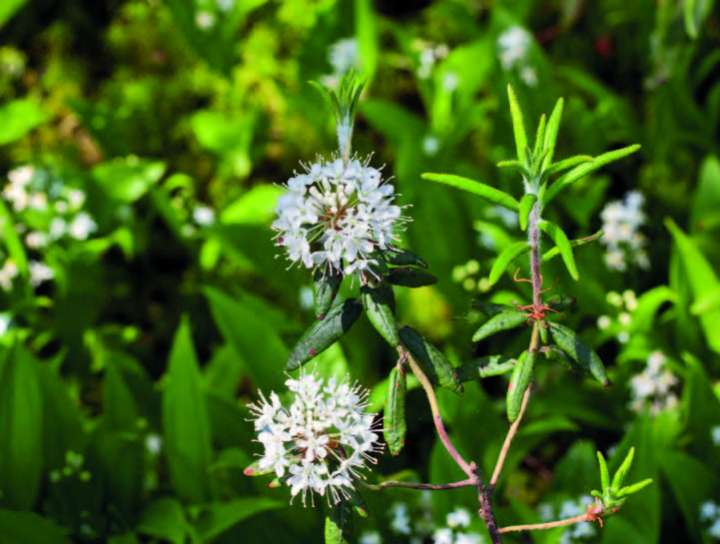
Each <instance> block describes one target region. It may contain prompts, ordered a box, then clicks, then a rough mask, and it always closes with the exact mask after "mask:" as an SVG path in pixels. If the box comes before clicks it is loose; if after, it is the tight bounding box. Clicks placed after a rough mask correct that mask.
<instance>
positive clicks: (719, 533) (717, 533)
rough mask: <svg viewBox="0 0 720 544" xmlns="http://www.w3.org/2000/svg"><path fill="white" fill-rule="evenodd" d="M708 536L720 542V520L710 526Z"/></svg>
mask: <svg viewBox="0 0 720 544" xmlns="http://www.w3.org/2000/svg"><path fill="white" fill-rule="evenodd" d="M708 534H709V535H710V537H711V538H714V539H717V540H720V519H716V520H715V523H713V524H712V525H711V526H710V528H709V529H708Z"/></svg>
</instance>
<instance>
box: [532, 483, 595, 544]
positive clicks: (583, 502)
mask: <svg viewBox="0 0 720 544" xmlns="http://www.w3.org/2000/svg"><path fill="white" fill-rule="evenodd" d="M593 502H595V500H594V499H593V498H592V497H591V496H590V495H582V496H581V497H579V498H578V499H574V500H571V499H567V500H565V501H563V502H562V504H561V505H560V508H559V509H558V510H557V511H556V510H555V508H554V507H553V505H552V504H548V503H542V504H540V505H539V513H540V518H541V519H542V520H543V521H551V520H555V519H565V518H571V517H574V516H578V515H580V514H583V513H584V512H585V511H586V510H587V507H588V506H589V505H590V504H592V503H593ZM596 537H597V531H596V529H595V526H594V525H593V524H592V523H590V522H587V521H584V522H581V523H576V524H574V525H570V526H569V527H568V528H567V529H565V531H563V533H562V536H561V537H560V540H559V542H560V543H561V544H573V543H576V542H577V543H579V542H592V541H594V540H595V539H596Z"/></svg>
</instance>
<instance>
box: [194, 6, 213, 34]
mask: <svg viewBox="0 0 720 544" xmlns="http://www.w3.org/2000/svg"><path fill="white" fill-rule="evenodd" d="M195 25H196V26H197V27H198V28H199V29H201V30H208V29H210V28H212V27H214V26H215V15H213V14H212V13H210V12H209V11H205V10H203V11H198V12H197V13H196V14H195Z"/></svg>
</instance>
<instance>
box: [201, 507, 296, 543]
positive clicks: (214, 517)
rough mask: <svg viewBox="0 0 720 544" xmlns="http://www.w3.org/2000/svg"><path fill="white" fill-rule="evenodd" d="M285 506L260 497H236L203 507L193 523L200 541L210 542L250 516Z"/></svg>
mask: <svg viewBox="0 0 720 544" xmlns="http://www.w3.org/2000/svg"><path fill="white" fill-rule="evenodd" d="M285 506H286V504H285V503H282V502H278V501H276V500H272V499H267V498H262V497H238V498H236V499H232V500H230V501H224V502H216V503H211V504H209V505H205V506H204V507H203V511H202V513H201V514H200V516H199V518H198V519H197V520H196V521H195V526H196V529H197V532H198V534H199V536H200V539H201V541H202V542H211V541H213V539H215V538H217V537H218V536H220V535H221V534H222V533H224V532H225V531H227V530H228V529H231V528H232V527H234V526H235V525H237V524H238V523H241V522H242V521H244V520H246V519H248V518H250V517H252V516H255V515H257V514H260V513H262V512H267V511H270V510H276V509H278V508H284V507H285Z"/></svg>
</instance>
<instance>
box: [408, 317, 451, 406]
mask: <svg viewBox="0 0 720 544" xmlns="http://www.w3.org/2000/svg"><path fill="white" fill-rule="evenodd" d="M400 339H401V340H402V343H403V345H404V346H405V347H406V348H407V349H408V351H409V352H410V354H411V355H412V356H413V357H415V360H416V361H417V362H418V363H419V364H420V366H422V367H423V370H424V371H425V372H426V373H427V374H428V377H429V378H430V379H431V380H432V381H433V382H434V383H436V384H438V385H440V386H441V387H447V388H448V389H452V390H453V391H455V392H456V393H461V392H462V390H463V387H462V384H461V383H460V380H459V379H458V376H457V373H456V372H455V369H454V368H453V366H452V365H451V364H450V361H448V360H447V359H446V358H445V356H444V355H443V354H442V352H440V350H438V349H437V348H436V347H435V346H433V345H432V344H431V343H430V342H428V341H427V340H425V338H423V337H422V336H421V335H420V334H418V333H417V332H416V331H415V330H413V329H412V328H410V327H407V326H406V327H403V328H402V329H400Z"/></svg>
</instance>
